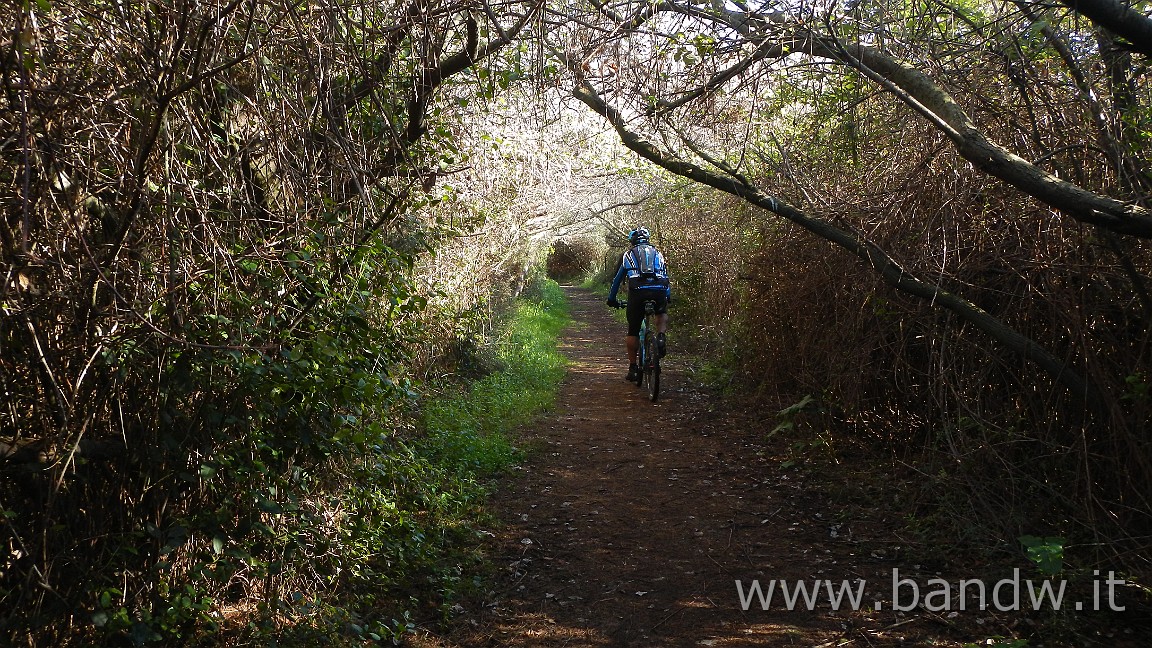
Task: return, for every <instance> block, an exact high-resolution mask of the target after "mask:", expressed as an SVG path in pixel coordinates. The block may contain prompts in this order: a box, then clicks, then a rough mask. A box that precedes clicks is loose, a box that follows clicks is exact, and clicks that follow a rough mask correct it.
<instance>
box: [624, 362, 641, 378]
mask: <svg viewBox="0 0 1152 648" xmlns="http://www.w3.org/2000/svg"><path fill="white" fill-rule="evenodd" d="M639 377H640V367H637V366H636V365H628V378H627V380H628V382H636V379H637V378H639Z"/></svg>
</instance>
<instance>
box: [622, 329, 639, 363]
mask: <svg viewBox="0 0 1152 648" xmlns="http://www.w3.org/2000/svg"><path fill="white" fill-rule="evenodd" d="M624 347H625V348H626V349H627V350H628V362H630V363H631V364H636V356H637V354H639V353H640V335H639V334H637V335H629V336H628V337H626V338H624Z"/></svg>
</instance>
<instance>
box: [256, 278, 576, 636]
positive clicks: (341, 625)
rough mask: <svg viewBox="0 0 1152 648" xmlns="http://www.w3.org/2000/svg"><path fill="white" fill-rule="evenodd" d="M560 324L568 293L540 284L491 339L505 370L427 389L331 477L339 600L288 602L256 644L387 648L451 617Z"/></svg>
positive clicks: (553, 369) (541, 387) (555, 366)
mask: <svg viewBox="0 0 1152 648" xmlns="http://www.w3.org/2000/svg"><path fill="white" fill-rule="evenodd" d="M567 322H568V310H567V303H566V301H565V298H564V295H563V292H562V291H561V290H560V287H559V286H558V285H557V284H556V283H555V282H551V281H547V282H543V283H542V284H541V285H540V286H538V287H537V288H536V289H534V290H533V294H532V295H531V296H529V297H526V298H522V299H521V300H519V301H518V302H516V304H515V305H514V309H513V312H512V313H511V315H510V317H509V319H508V321H507V324H506V326H505V327H504V330H503V332H502V333H501V334H500V335H499V336H498V337H497V338H496V339H495V340H493V341H492V344H493V346H494V347H495V352H496V355H497V356H498V360H499V366H501V367H503V368H502V369H501V370H499V371H495V372H493V373H490V374H489V375H487V376H485V377H484V378H481V379H479V380H476V381H474V382H471V383H465V384H461V383H451V384H449V385H425V386H424V393H425V394H426V396H425V398H426V399H427V400H426V402H425V403H424V407H423V415H422V416H421V421H420V424H419V426H418V432H417V433H415V434H400V435H396V436H394V437H392V438H391V439H389V443H387V444H381V445H380V446H378V447H376V448H375V449H374V452H373V453H372V454H370V455H369V456H366V457H364V460H363V461H362V462H359V463H358V464H357V465H355V466H351V467H347V468H345V470H346V471H348V474H345V475H340V476H337V477H335V479H336V481H338V482H340V483H343V484H345V485H346V486H345V488H344V490H342V491H341V492H339V493H338V494H335V495H332V500H331V501H329V502H328V503H327V506H326V507H325V508H326V509H327V511H328V513H329V514H331V515H332V516H333V517H334V518H336V519H337V520H339V521H340V526H342V527H343V528H342V530H341V531H340V532H339V536H340V538H339V543H338V545H337V546H338V548H337V546H334V547H332V548H331V551H333V552H338V557H337V558H336V559H335V560H336V562H338V563H339V564H340V568H339V570H338V571H339V577H338V578H336V579H335V581H334V582H335V586H333V587H331V588H330V590H332V591H331V592H329V593H335V596H332V597H330V598H328V599H326V600H324V599H321V597H319V596H316V597H313V596H304V597H290V598H289V601H287V602H285V603H284V604H281V606H280V609H279V610H278V614H276V615H275V617H276V618H275V621H274V624H273V622H272V621H268V622H266V623H265V625H264V626H262V627H255V626H253V627H252V628H251V630H250V632H249V633H248V636H250V637H251V639H252V640H253V641H254V642H266V641H268V640H270V639H271V638H272V637H275V638H276V641H277V643H278V644H279V645H285V646H305V645H329V646H334V645H335V646H338V645H364V644H365V643H368V644H380V645H391V644H392V643H395V642H399V641H400V640H401V638H402V637H403V636H404V635H406V634H407V633H408V632H410V631H411V630H412V629H413V628H414V627H415V626H416V624H417V623H420V622H426V621H435V620H437V619H444V618H446V617H447V616H449V615H450V614H451V610H452V607H453V605H454V604H456V602H457V601H459V600H460V599H461V597H462V596H463V595H465V594H466V593H467V592H469V591H470V589H471V588H474V587H475V586H476V585H478V583H475V582H473V579H472V578H471V577H470V576H466V575H467V574H472V573H475V572H476V570H474V569H472V567H473V566H475V565H476V564H477V562H478V561H479V560H480V559H479V557H478V553H477V548H478V547H479V544H480V539H481V532H480V530H479V529H478V523H479V522H481V521H483V520H484V516H485V513H484V499H485V498H486V497H487V496H488V494H489V493H490V483H491V477H493V476H494V475H495V474H497V473H499V472H500V471H501V470H503V469H505V468H507V467H508V466H509V465H511V464H512V463H513V462H515V461H516V460H517V459H518V457H519V455H520V452H519V450H518V449H517V448H516V446H515V445H514V444H513V442H512V440H511V438H510V433H511V432H512V430H513V429H514V428H515V427H517V426H519V425H522V424H524V423H527V422H528V421H530V420H531V419H532V418H533V417H534V416H536V415H537V414H538V413H539V412H540V411H542V410H543V409H546V408H548V407H550V406H551V405H552V403H553V400H554V397H555V391H556V386H557V384H558V383H559V381H560V379H561V378H562V377H563V375H564V372H565V359H564V358H563V356H561V355H560V354H559V352H558V351H557V339H558V336H559V333H560V331H561V330H562V329H563V327H564V326H565V325H566V323H567ZM433 388H436V389H437V390H438V391H435V392H434V391H432V389H433ZM266 618H267V617H266ZM253 645H255V644H253ZM261 645H263V644H261Z"/></svg>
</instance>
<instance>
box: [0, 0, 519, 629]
mask: <svg viewBox="0 0 1152 648" xmlns="http://www.w3.org/2000/svg"><path fill="white" fill-rule="evenodd" d="M536 9H537V7H535V6H533V5H532V4H530V3H524V4H518V3H509V4H505V5H502V6H501V7H500V8H499V10H498V11H499V15H497V13H495V12H490V13H488V14H485V15H484V16H483V17H481V18H479V19H478V18H477V15H475V14H473V13H471V12H470V11H469V8H468V7H467V6H465V5H463V4H456V3H437V4H435V6H433V5H429V4H423V3H408V4H402V3H383V4H381V3H376V2H371V3H361V2H339V1H336V2H309V3H305V4H303V5H301V4H299V3H281V2H278V1H277V0H235V1H233V2H227V3H200V2H192V1H184V0H174V1H173V2H147V3H144V2H77V3H69V2H52V3H48V2H25V3H17V5H16V7H15V8H13V7H9V8H8V9H5V13H4V15H5V17H6V19H5V20H4V21H3V22H4V24H5V33H4V35H3V38H2V39H0V66H2V68H0V89H2V91H3V92H2V94H0V156H2V157H3V170H2V171H0V183H2V186H3V194H2V195H3V202H4V205H3V209H4V211H3V219H2V221H0V259H2V267H3V273H4V278H3V283H2V284H0V309H2V314H3V317H2V318H0V351H2V355H0V390H2V392H3V395H4V396H3V399H2V402H3V412H2V413H0V610H2V611H0V637H4V638H5V639H0V642H4V643H8V642H13V643H15V642H19V643H22V644H29V645H61V644H63V643H65V642H66V641H68V640H69V638H72V639H75V638H77V637H84V636H87V637H88V639H86V640H85V641H95V640H96V639H95V637H96V636H97V635H101V634H102V635H104V636H108V637H122V638H126V639H128V640H131V641H133V642H135V643H147V642H150V641H161V640H163V641H167V640H171V639H173V638H176V637H184V638H185V639H187V638H188V637H189V636H190V633H193V634H194V633H196V632H198V631H200V630H202V629H204V628H208V627H212V626H218V625H221V624H226V623H233V622H235V621H240V622H241V623H244V622H247V621H249V620H253V619H255V620H260V619H264V620H272V621H276V622H279V621H277V620H280V621H282V620H284V619H297V620H307V622H308V623H319V624H323V623H325V622H326V621H325V620H324V619H325V617H326V614H325V613H324V610H325V609H330V610H332V611H333V614H332V615H327V616H333V615H335V616H337V617H338V616H339V615H338V613H339V607H338V606H336V605H335V604H334V603H335V601H336V600H337V599H332V598H331V597H330V596H326V597H325V600H327V601H328V602H329V605H330V607H329V608H325V607H323V606H321V607H315V606H316V605H317V601H318V600H317V599H316V598H314V595H315V593H316V592H318V591H320V590H324V591H326V592H329V593H332V592H342V591H346V590H348V589H349V588H350V587H354V586H355V584H356V583H358V582H372V583H374V584H376V585H378V586H379V587H378V588H377V590H376V591H378V592H380V593H384V592H386V591H388V589H389V588H390V587H393V588H404V587H407V586H409V585H411V583H409V582H408V581H407V580H406V579H410V578H413V576H414V575H415V574H417V573H420V570H421V569H422V568H423V567H427V568H428V569H431V570H433V571H435V570H442V571H443V569H445V568H442V567H440V566H437V565H432V564H428V565H424V564H423V563H424V562H429V561H432V557H433V556H434V555H435V552H436V551H437V549H436V547H437V546H439V545H442V544H444V543H446V542H448V540H449V539H450V536H451V535H452V534H453V533H458V532H459V531H453V530H452V526H453V525H443V526H442V527H441V526H438V525H437V523H436V520H437V519H438V516H450V515H451V514H452V513H453V512H452V511H447V510H445V507H451V506H457V507H468V506H471V505H470V504H468V503H467V502H463V503H459V502H456V503H453V502H450V501H448V499H447V498H438V496H437V495H436V493H437V491H438V488H439V486H438V481H439V482H443V481H445V480H451V479H452V477H451V475H442V474H437V473H436V471H435V467H433V466H430V465H427V464H426V463H422V462H423V460H422V459H421V458H420V457H418V456H415V455H413V453H412V450H411V447H410V446H411V443H412V436H413V431H412V425H413V421H414V417H413V415H412V411H411V410H412V407H411V406H412V402H413V398H414V397H415V395H416V394H415V390H416V389H417V387H416V385H415V384H414V379H417V378H419V377H420V376H421V375H422V372H424V371H427V370H428V367H430V365H431V363H432V362H433V360H434V359H436V358H438V357H440V356H443V355H445V354H446V353H448V351H450V349H451V348H452V347H453V346H454V345H458V344H459V342H458V340H457V339H455V337H454V336H453V334H454V333H457V332H458V329H457V328H455V326H454V325H453V324H452V323H453V321H454V320H455V319H456V317H457V315H458V314H459V313H460V312H462V311H469V310H474V309H475V308H476V307H477V306H478V304H479V305H480V306H483V305H484V302H486V300H488V299H489V298H490V297H492V296H493V295H499V294H500V293H502V292H504V291H503V289H501V288H499V287H500V286H503V285H508V283H509V280H508V279H505V278H503V275H504V274H505V273H507V272H508V271H509V269H510V268H514V269H515V274H516V275H517V281H519V277H518V275H519V274H520V273H521V272H522V270H523V267H522V265H521V261H522V260H523V259H522V258H521V257H520V256H518V255H517V254H516V253H515V252H514V253H513V254H511V255H509V257H508V259H506V261H507V263H504V264H501V263H492V262H490V261H489V260H484V261H483V262H473V261H470V260H469V259H467V258H457V257H453V260H452V262H451V263H448V264H430V263H428V262H427V259H428V258H429V257H430V256H431V255H432V253H433V252H434V251H435V250H436V249H437V248H438V247H440V246H441V244H442V242H443V241H445V240H451V239H452V237H453V236H455V235H458V234H460V233H469V232H473V231H475V230H476V228H477V227H479V226H481V224H480V223H477V222H473V221H471V220H464V221H460V219H459V218H457V217H456V216H455V215H453V214H448V215H445V214H446V211H445V209H444V208H441V209H439V210H438V211H437V210H429V209H427V207H429V206H430V205H431V204H433V203H440V202H443V201H444V200H445V199H446V196H445V192H444V191H443V190H442V189H440V188H438V187H437V182H438V180H439V177H440V176H441V175H443V174H445V173H454V172H456V171H458V170H459V169H458V167H459V166H460V165H461V163H462V160H461V159H460V157H461V154H460V149H461V148H462V146H463V143H462V142H460V141H458V138H457V134H456V132H455V130H454V129H455V128H456V125H457V124H456V122H454V119H455V118H454V117H453V116H452V115H441V114H440V108H439V107H438V106H439V105H440V103H441V102H442V100H443V98H444V97H449V98H451V100H452V101H463V100H465V98H475V97H481V98H483V97H485V96H491V95H492V93H493V92H494V89H498V88H499V85H498V83H497V77H498V76H499V74H501V71H502V70H503V59H501V58H500V56H501V53H502V52H503V50H504V48H505V47H506V46H508V45H509V44H510V43H511V42H512V39H513V38H515V37H516V36H517V35H518V34H519V32H520V30H521V29H523V28H524V26H525V25H527V24H528V23H529V22H530V20H531V18H532V16H533V15H534V12H535V11H536ZM9 19H11V20H9ZM499 217H502V215H501V214H496V215H495V216H493V217H492V220H495V219H496V218H499ZM517 217H518V216H517ZM457 221H460V222H457ZM488 227H489V228H490V229H496V227H495V225H494V224H489V225H488ZM505 227H507V226H505ZM432 273H459V274H462V275H464V276H469V277H472V278H473V279H474V280H475V284H476V285H477V286H480V287H481V288H480V289H478V290H476V291H474V292H473V293H469V294H468V295H467V296H466V297H467V300H468V301H467V302H465V303H460V302H459V301H457V302H455V303H453V304H450V305H442V304H441V303H440V302H438V301H437V299H438V298H439V296H440V295H441V294H442V293H441V292H439V291H438V290H437V289H436V288H437V283H436V282H435V281H433V280H432V279H431V278H430V277H429V275H430V274H432ZM430 300H431V301H432V302H433V304H434V307H432V308H429V307H428V304H429V301H430ZM445 330H446V331H447V334H444V333H443V331H445ZM477 330H479V327H473V328H472V329H470V330H469V331H467V333H475V332H476V331H477ZM441 486H442V484H441ZM406 506H411V507H412V508H413V511H407V510H406V509H405V508H404V507H406ZM398 556H403V557H404V559H403V560H397V559H396V558H397V557H398ZM252 601H260V602H261V603H260V604H259V606H256V605H255V604H249V603H250V602H252ZM242 602H249V603H244V604H243V605H239V607H238V604H240V603H242ZM406 605H407V603H406V602H404V601H403V600H402V597H401V599H400V603H399V606H400V607H403V606H406ZM384 607H385V608H386V607H387V606H384ZM391 611H392V613H393V614H396V615H399V613H400V612H401V611H402V610H398V609H393V610H391ZM368 621H372V620H371V619H369V620H363V621H361V624H362V625H363V626H364V627H369V624H368ZM374 623H376V627H378V630H379V632H384V631H385V630H386V629H387V628H391V627H392V626H389V625H388V624H389V623H390V622H389V621H388V618H387V617H382V619H377V620H375V621H374ZM271 627H275V625H273V626H271ZM357 627H360V626H357ZM392 629H393V630H395V631H397V632H400V631H402V630H403V623H400V624H399V629H396V628H392Z"/></svg>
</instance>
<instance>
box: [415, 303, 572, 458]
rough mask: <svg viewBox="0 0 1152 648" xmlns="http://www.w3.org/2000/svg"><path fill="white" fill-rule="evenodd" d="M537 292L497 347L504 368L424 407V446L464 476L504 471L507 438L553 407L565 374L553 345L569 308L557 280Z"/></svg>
mask: <svg viewBox="0 0 1152 648" xmlns="http://www.w3.org/2000/svg"><path fill="white" fill-rule="evenodd" d="M534 292H535V293H536V294H535V295H533V296H531V297H528V298H525V299H522V300H521V301H520V302H519V303H518V304H517V306H516V312H515V315H514V317H513V318H512V320H511V322H510V324H509V325H508V328H507V330H506V331H505V332H504V334H503V335H502V336H501V337H500V339H499V340H497V341H496V355H497V358H498V360H499V361H500V364H501V365H502V366H503V367H504V368H503V369H502V370H500V371H497V372H495V373H492V374H490V375H488V376H486V377H484V378H482V379H480V380H478V381H476V382H475V383H473V384H472V385H471V386H470V387H469V388H468V389H467V391H466V392H465V393H463V394H459V395H456V396H450V397H444V398H440V399H437V400H435V401H433V402H431V403H430V404H429V405H428V406H427V408H426V409H425V416H424V420H425V424H426V427H427V429H428V437H427V439H426V440H425V441H424V445H425V447H426V448H427V449H428V450H430V451H431V454H432V455H433V456H435V457H436V458H437V460H438V461H439V462H440V463H442V464H444V465H448V466H453V467H454V468H455V469H456V470H457V471H459V472H460V473H461V474H468V475H472V476H476V477H480V476H484V475H487V474H491V473H493V472H495V471H498V470H500V469H502V468H505V467H507V466H508V465H509V464H510V463H511V462H512V461H514V460H515V459H516V457H517V450H516V448H515V447H514V446H513V445H512V442H511V441H510V439H509V438H508V433H509V432H510V431H511V430H512V429H514V428H516V427H517V426H519V425H522V424H524V423H527V422H528V421H529V420H531V419H532V417H534V416H535V415H536V414H538V413H539V412H540V411H542V410H544V409H547V408H549V407H551V406H552V404H553V401H554V399H555V394H556V385H557V384H558V383H559V381H560V379H561V378H562V377H563V376H564V368H565V360H564V357H563V356H562V355H560V352H559V351H558V350H557V348H556V341H557V338H558V336H559V334H560V331H561V329H563V328H564V326H565V325H566V324H567V323H568V308H567V303H566V301H565V299H564V293H563V292H562V291H561V289H560V286H559V285H557V284H556V282H554V281H551V280H548V281H546V282H543V283H541V284H540V286H539V287H538V288H537V289H536V290H535V291H534Z"/></svg>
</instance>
